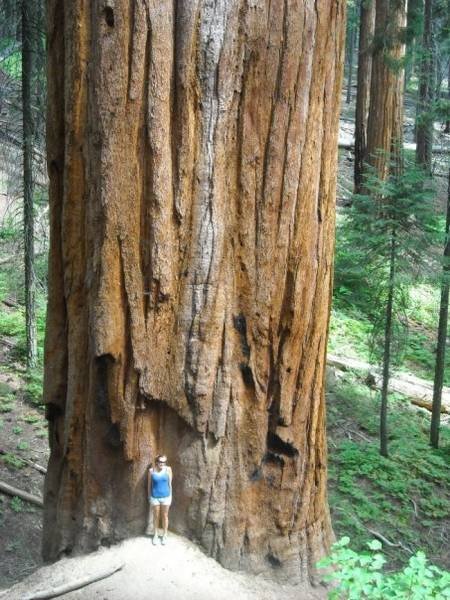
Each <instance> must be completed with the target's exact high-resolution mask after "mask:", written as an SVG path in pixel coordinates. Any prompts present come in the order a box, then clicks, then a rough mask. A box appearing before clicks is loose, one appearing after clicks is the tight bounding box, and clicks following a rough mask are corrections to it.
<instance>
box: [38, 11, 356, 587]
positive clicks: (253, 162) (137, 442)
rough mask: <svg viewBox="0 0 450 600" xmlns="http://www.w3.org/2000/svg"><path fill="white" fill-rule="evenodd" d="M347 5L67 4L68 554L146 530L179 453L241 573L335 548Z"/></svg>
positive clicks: (60, 255)
mask: <svg viewBox="0 0 450 600" xmlns="http://www.w3.org/2000/svg"><path fill="white" fill-rule="evenodd" d="M343 13H344V3H343V1H341V0H339V1H333V2H331V1H329V0H320V1H319V2H317V3H316V4H313V3H312V2H310V1H308V0H296V1H289V2H288V1H287V0H286V2H284V3H281V2H280V3H279V2H276V3H275V2H269V1H267V2H264V1H263V0H260V1H257V2H248V1H244V0H228V1H225V0H218V1H216V2H213V1H212V0H197V1H192V2H190V1H189V2H188V1H181V0H179V1H177V2H173V1H172V0H171V1H169V0H164V1H158V2H157V1H156V0H154V1H152V2H146V1H144V0H136V2H134V3H130V2H128V1H125V0H115V2H111V0H96V1H93V2H89V3H86V2H78V1H75V0H73V1H70V2H62V1H61V0H50V1H49V4H48V14H49V26H48V27H49V29H48V40H49V79H48V85H49V90H48V94H49V123H48V164H49V173H50V221H51V249H50V267H49V271H50V273H49V308H48V324H47V339H46V347H45V382H44V394H45V402H46V404H47V415H48V419H49V421H50V423H49V428H50V446H51V456H50V462H49V467H48V474H47V477H46V485H45V516H44V547H43V552H44V556H45V557H46V558H47V559H54V558H56V557H58V556H60V555H61V554H63V553H67V552H71V551H77V552H79V551H87V550H90V549H92V548H95V547H97V546H98V545H100V544H102V543H110V542H113V541H115V540H119V539H123V538H126V537H129V536H132V535H136V534H139V533H142V532H143V531H144V529H145V517H146V514H147V507H146V497H145V496H146V492H145V481H146V470H147V467H148V465H149V462H150V461H152V460H153V459H154V457H155V456H156V455H157V454H159V453H165V454H167V455H168V457H169V462H170V464H171V466H172V467H173V471H174V484H173V490H174V504H173V506H172V508H171V527H172V528H173V529H174V530H175V531H177V532H179V533H181V534H184V535H188V536H190V537H192V538H194V539H196V540H197V541H199V542H200V543H201V544H202V545H203V547H204V548H205V550H206V551H207V552H208V553H209V554H210V555H212V556H214V557H215V558H216V559H218V560H219V561H220V562H221V563H222V564H224V565H225V566H227V567H229V568H240V569H247V570H253V571H261V570H264V571H267V570H268V569H269V570H272V571H273V573H277V574H280V575H281V576H282V577H286V576H289V577H291V576H292V577H295V578H299V579H301V578H307V577H308V576H311V575H312V573H313V570H314V568H313V565H314V562H315V561H316V559H317V558H318V557H319V556H320V555H322V554H323V553H324V552H325V551H326V550H327V549H328V547H329V544H330V541H331V539H332V531H331V525H330V518H329V511H328V506H327V498H326V444H325V425H324V410H325V407H324V388H323V380H324V368H325V349H326V341H327V328H328V318H329V308H330V298H331V287H332V250H333V236H334V201H335V177H336V154H337V129H338V110H339V95H340V85H341V77H342V73H341V70H342V69H341V66H342V64H343V35H344V24H343V18H344V14H343ZM140 407H143V408H140Z"/></svg>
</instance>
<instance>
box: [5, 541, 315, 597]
mask: <svg viewBox="0 0 450 600" xmlns="http://www.w3.org/2000/svg"><path fill="white" fill-rule="evenodd" d="M120 565H123V567H122V568H121V569H120V570H118V571H116V572H115V573H114V574H112V575H111V576H110V577H108V578H106V579H102V580H101V581H97V582H95V583H91V584H90V585H89V586H87V587H83V588H82V589H79V590H77V591H72V592H69V593H67V594H64V595H62V596H59V597H60V598H64V599H65V600H78V599H79V600H147V599H148V598H152V600H172V599H180V600H212V599H213V600H231V599H234V598H235V599H237V598H239V600H275V599H276V598H283V599H284V600H300V599H301V600H324V598H326V590H325V588H323V587H321V586H320V587H318V588H315V589H311V588H308V589H306V588H305V587H302V586H300V585H289V584H287V583H275V582H273V581H268V580H266V579H263V578H262V577H261V576H255V575H249V574H245V573H236V572H232V571H228V570H227V569H224V568H223V567H221V566H220V565H219V564H218V563H217V562H216V561H215V560H213V559H212V558H209V557H207V556H205V554H203V552H201V551H200V550H199V548H198V547H197V546H195V544H193V543H192V542H189V541H188V540H186V539H185V538H182V537H180V536H177V535H175V534H169V537H168V541H167V545H166V546H160V545H158V546H153V545H152V543H151V540H150V538H145V537H140V538H135V539H131V540H127V541H125V542H122V543H121V544H119V545H117V546H114V547H112V548H109V549H105V548H103V549H101V550H99V551H98V552H96V553H93V554H90V555H88V556H85V557H77V558H70V559H63V560H61V561H59V562H58V563H56V564H55V565H50V566H46V567H42V568H41V569H39V570H38V571H36V572H35V573H33V574H32V575H31V576H30V577H27V578H26V580H24V581H21V582H20V583H19V584H17V585H16V586H13V588H12V589H10V590H9V591H8V593H7V595H6V596H5V598H7V599H8V600H23V598H24V597H26V596H27V595H31V594H32V593H36V592H38V591H41V590H43V589H45V590H49V589H52V588H55V587H59V586H61V585H67V584H70V583H72V582H77V581H80V580H82V579H84V578H86V577H88V576H90V575H96V574H97V573H100V572H104V571H105V570H108V569H111V570H113V569H114V567H116V566H120ZM0 597H1V593H0Z"/></svg>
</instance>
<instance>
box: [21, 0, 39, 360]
mask: <svg viewBox="0 0 450 600" xmlns="http://www.w3.org/2000/svg"><path fill="white" fill-rule="evenodd" d="M32 4H33V3H32V1H31V0H22V4H21V18H22V127H23V224H24V262H25V322H26V353H27V368H28V369H30V368H32V367H34V366H35V365H36V361H37V335H36V315H35V295H36V282H35V274H34V214H33V139H34V125H33V112H32V107H31V80H32V74H33V46H32V39H33V25H32V22H31V21H32V19H31V16H32V15H31V11H32Z"/></svg>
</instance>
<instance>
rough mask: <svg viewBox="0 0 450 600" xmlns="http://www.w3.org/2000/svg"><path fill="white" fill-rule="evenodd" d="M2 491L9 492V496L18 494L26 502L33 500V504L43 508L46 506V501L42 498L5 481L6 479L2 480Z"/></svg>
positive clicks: (0, 489)
mask: <svg viewBox="0 0 450 600" xmlns="http://www.w3.org/2000/svg"><path fill="white" fill-rule="evenodd" d="M0 492H3V493H4V494H8V496H17V497H18V498H21V499H22V500H25V501H26V502H31V503H32V504H36V505H37V506H40V507H41V508H42V507H43V506H44V502H43V500H42V498H38V497H37V496H33V494H29V493H28V492H24V491H23V490H19V489H17V488H15V487H13V486H12V485H9V484H7V483H5V482H4V481H0Z"/></svg>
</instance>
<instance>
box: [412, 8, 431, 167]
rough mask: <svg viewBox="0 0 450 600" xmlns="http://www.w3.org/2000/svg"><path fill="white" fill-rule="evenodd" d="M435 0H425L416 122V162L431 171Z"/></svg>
mask: <svg viewBox="0 0 450 600" xmlns="http://www.w3.org/2000/svg"><path fill="white" fill-rule="evenodd" d="M432 18H433V2H432V0H425V7H424V26H423V40H422V53H423V56H422V59H421V63H420V83H419V98H418V102H417V104H418V106H417V124H416V162H417V164H419V165H422V166H423V168H424V169H425V170H426V171H427V172H428V173H431V158H432V154H431V152H432V147H433V121H434V118H433V115H432V114H431V105H432V102H433V91H434V72H435V69H434V62H435V61H434V45H433V36H432V26H433V25H432Z"/></svg>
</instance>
